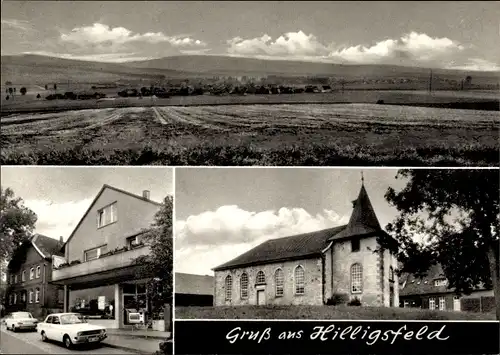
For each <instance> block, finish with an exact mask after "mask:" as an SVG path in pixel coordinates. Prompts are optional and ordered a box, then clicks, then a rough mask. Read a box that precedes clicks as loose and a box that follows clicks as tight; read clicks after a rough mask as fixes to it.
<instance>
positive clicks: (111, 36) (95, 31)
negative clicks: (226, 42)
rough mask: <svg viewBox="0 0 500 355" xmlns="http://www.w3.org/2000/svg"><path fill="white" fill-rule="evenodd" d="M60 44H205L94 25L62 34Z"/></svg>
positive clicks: (176, 45) (203, 44)
mask: <svg viewBox="0 0 500 355" xmlns="http://www.w3.org/2000/svg"><path fill="white" fill-rule="evenodd" d="M60 39H61V41H62V42H69V43H74V44H81V45H103V46H108V47H109V46H113V45H123V44H126V43H131V42H146V43H151V44H158V43H165V42H166V43H169V44H170V45H172V46H174V47H203V46H206V43H205V42H203V41H200V40H198V39H194V38H190V37H178V36H167V35H165V34H164V33H163V32H147V33H143V34H140V33H133V32H132V31H130V30H128V29H126V28H124V27H114V28H111V27H110V26H108V25H105V24H101V23H94V24H93V25H92V26H83V27H76V28H74V29H73V30H71V31H70V32H68V33H62V34H61V37H60Z"/></svg>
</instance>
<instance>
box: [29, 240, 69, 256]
mask: <svg viewBox="0 0 500 355" xmlns="http://www.w3.org/2000/svg"><path fill="white" fill-rule="evenodd" d="M31 244H33V246H34V247H35V249H36V251H37V252H38V253H39V254H40V255H41V256H42V258H46V259H50V258H51V257H52V255H58V256H62V255H63V253H62V252H61V246H62V243H61V242H60V241H59V240H57V239H54V238H50V237H47V236H45V235H42V234H35V235H34V236H33V238H32V239H31Z"/></svg>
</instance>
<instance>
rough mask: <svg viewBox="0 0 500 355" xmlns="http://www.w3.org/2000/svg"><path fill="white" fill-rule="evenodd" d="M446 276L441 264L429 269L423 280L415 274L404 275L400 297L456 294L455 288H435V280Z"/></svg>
mask: <svg viewBox="0 0 500 355" xmlns="http://www.w3.org/2000/svg"><path fill="white" fill-rule="evenodd" d="M444 279H446V275H445V274H444V271H443V268H442V266H441V265H440V264H435V265H433V266H431V267H430V268H429V270H428V271H427V274H426V275H425V276H423V277H422V278H419V277H416V276H415V275H413V274H408V273H407V274H404V275H401V277H400V278H399V283H400V286H399V295H400V296H416V295H427V294H439V293H450V292H454V288H451V289H450V288H448V286H447V285H444V286H434V281H435V280H444ZM476 289H477V290H484V289H485V288H484V287H477V288H476Z"/></svg>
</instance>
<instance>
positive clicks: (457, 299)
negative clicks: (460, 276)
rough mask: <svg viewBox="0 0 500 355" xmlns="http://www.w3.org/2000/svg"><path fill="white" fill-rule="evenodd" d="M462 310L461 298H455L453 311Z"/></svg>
mask: <svg viewBox="0 0 500 355" xmlns="http://www.w3.org/2000/svg"><path fill="white" fill-rule="evenodd" d="M460 309H461V304H460V297H459V296H453V310H454V311H460Z"/></svg>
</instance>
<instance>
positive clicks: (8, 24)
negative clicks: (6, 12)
mask: <svg viewBox="0 0 500 355" xmlns="http://www.w3.org/2000/svg"><path fill="white" fill-rule="evenodd" d="M2 27H3V28H8V29H13V30H21V31H33V27H32V26H31V24H30V23H29V22H28V21H22V20H16V19H2Z"/></svg>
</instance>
